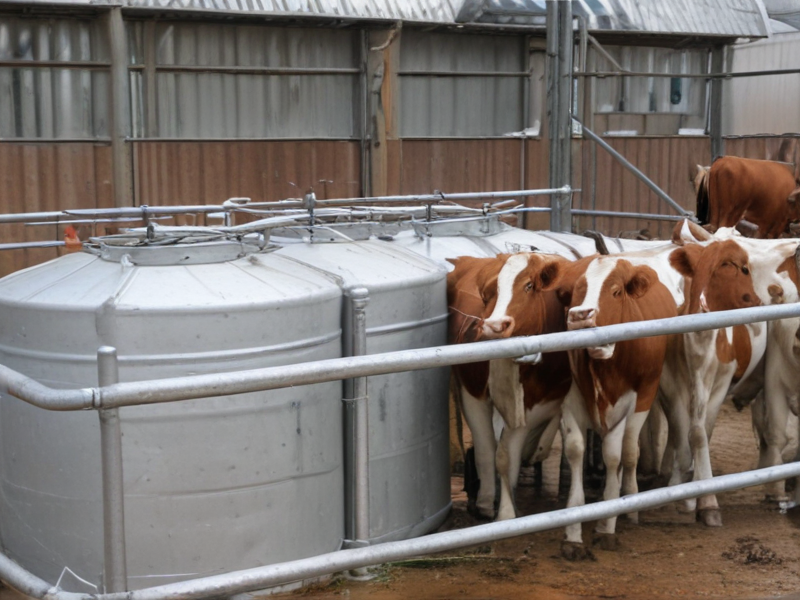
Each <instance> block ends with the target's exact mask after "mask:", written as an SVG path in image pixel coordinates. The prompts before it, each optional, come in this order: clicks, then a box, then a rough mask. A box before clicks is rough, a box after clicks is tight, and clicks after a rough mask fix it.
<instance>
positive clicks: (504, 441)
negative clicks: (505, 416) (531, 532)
mask: <svg viewBox="0 0 800 600" xmlns="http://www.w3.org/2000/svg"><path fill="white" fill-rule="evenodd" d="M531 421H532V420H531ZM531 421H529V422H528V423H526V425H525V427H517V428H516V429H510V428H508V427H506V428H505V429H503V433H502V434H501V435H500V443H499V444H498V446H497V455H496V458H497V461H496V464H497V473H498V474H499V475H500V505H499V506H498V509H497V519H496V520H497V521H504V520H506V519H513V518H515V517H516V516H517V512H516V509H515V507H514V490H515V489H516V488H517V480H518V478H519V467H520V463H521V461H522V447H523V446H524V445H525V438H526V437H527V436H528V432H529V431H530V429H531V428H532V426H533V424H532V422H531Z"/></svg>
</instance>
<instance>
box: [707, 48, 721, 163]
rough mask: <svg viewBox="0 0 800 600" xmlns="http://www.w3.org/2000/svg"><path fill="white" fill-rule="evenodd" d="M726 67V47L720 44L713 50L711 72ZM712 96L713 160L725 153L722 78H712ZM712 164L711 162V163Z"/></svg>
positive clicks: (715, 72) (710, 113) (709, 125)
mask: <svg viewBox="0 0 800 600" xmlns="http://www.w3.org/2000/svg"><path fill="white" fill-rule="evenodd" d="M724 68H725V47H724V46H718V47H716V48H714V50H712V51H711V73H712V74H717V73H721V72H722V71H723V69H724ZM709 87H710V88H711V98H710V102H709V114H708V134H709V136H710V137H711V162H713V161H714V159H715V158H717V157H718V156H723V155H724V154H725V140H724V139H723V137H722V79H719V78H715V79H712V80H711V84H710V86H709ZM709 164H710V163H709Z"/></svg>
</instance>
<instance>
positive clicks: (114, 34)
mask: <svg viewBox="0 0 800 600" xmlns="http://www.w3.org/2000/svg"><path fill="white" fill-rule="evenodd" d="M107 18H108V39H109V46H110V48H111V127H110V134H111V168H112V173H113V178H114V205H115V206H118V207H123V206H131V205H132V202H133V178H132V173H131V157H130V148H129V147H128V146H127V144H126V142H125V138H126V137H128V135H129V132H130V112H131V111H130V94H129V93H128V88H129V86H128V38H127V34H126V31H125V23H124V22H123V20H122V8H120V7H119V6H116V7H114V8H112V9H111V10H110V11H109V13H108V17H107Z"/></svg>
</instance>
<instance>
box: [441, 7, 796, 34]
mask: <svg viewBox="0 0 800 600" xmlns="http://www.w3.org/2000/svg"><path fill="white" fill-rule="evenodd" d="M785 1H792V0H785ZM572 10H573V14H574V15H576V16H582V17H585V18H586V19H587V23H588V27H589V29H590V30H595V31H638V32H647V33H672V34H675V33H678V34H687V35H723V36H737V37H763V36H766V35H768V32H769V29H768V26H767V24H766V23H765V19H764V17H765V16H766V15H765V13H764V11H763V6H761V5H760V0H669V1H668V2H665V1H664V0H573V2H572ZM545 14H546V3H545V0H465V1H464V4H463V6H462V8H461V11H460V12H459V14H458V16H457V17H456V18H457V20H459V21H462V22H469V21H472V22H480V23H507V24H519V25H523V24H532V25H544V23H545V21H544V19H545Z"/></svg>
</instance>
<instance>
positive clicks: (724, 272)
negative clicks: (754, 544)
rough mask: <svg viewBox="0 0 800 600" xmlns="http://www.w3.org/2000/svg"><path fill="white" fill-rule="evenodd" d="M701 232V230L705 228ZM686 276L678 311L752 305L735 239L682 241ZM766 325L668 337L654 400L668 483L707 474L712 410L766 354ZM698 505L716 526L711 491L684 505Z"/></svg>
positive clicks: (680, 266)
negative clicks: (661, 423)
mask: <svg viewBox="0 0 800 600" xmlns="http://www.w3.org/2000/svg"><path fill="white" fill-rule="evenodd" d="M703 233H704V234H705V232H703ZM670 263H671V265H672V266H673V267H674V268H675V269H676V270H677V271H678V272H680V273H681V274H682V275H683V276H684V277H685V282H686V283H685V286H684V295H685V302H684V303H683V305H682V306H681V307H680V314H698V313H704V312H712V311H718V310H731V309H736V308H747V307H750V306H757V305H759V304H761V301H760V299H759V297H758V295H757V293H756V291H755V289H754V286H753V276H752V273H751V269H752V267H751V264H750V257H749V255H748V253H747V252H746V251H745V250H744V249H743V248H742V247H741V246H740V245H739V244H737V243H736V242H735V241H733V240H730V239H729V240H725V241H714V240H711V241H710V242H709V243H706V244H701V243H687V244H686V245H685V246H684V247H682V248H678V249H676V250H675V251H673V252H672V253H671V254H670ZM765 342H766V327H765V325H764V324H763V323H756V324H752V325H739V326H736V327H729V328H726V329H715V330H708V331H698V332H693V333H686V334H681V335H675V336H670V340H669V347H668V352H667V356H666V361H665V364H664V372H663V376H662V381H661V386H660V390H659V400H660V405H661V408H662V409H663V410H664V413H665V415H666V417H667V421H668V423H669V446H670V448H671V450H672V452H671V453H668V454H667V460H670V459H671V461H672V464H671V465H667V466H666V467H665V469H664V470H665V471H666V472H670V470H671V478H670V484H677V483H682V482H685V481H688V479H689V474H690V471H691V468H692V464H694V479H696V480H697V479H708V478H710V477H712V473H711V459H710V455H709V449H708V442H709V439H710V437H711V433H712V431H713V429H714V424H715V423H716V418H717V414H718V413H719V409H720V407H721V405H722V401H723V400H724V399H725V397H726V395H727V394H728V392H729V390H730V389H731V387H732V386H735V384H737V383H738V382H739V381H741V380H743V379H744V378H745V377H746V376H747V375H749V374H750V373H751V372H752V371H753V369H754V368H755V367H756V365H757V364H758V362H759V361H760V359H761V356H762V355H763V352H764V345H765ZM684 506H685V507H686V509H687V510H694V509H695V508H696V509H697V515H698V519H700V520H701V521H702V522H704V523H705V524H706V525H721V524H722V519H721V515H720V512H719V505H718V503H717V500H716V497H715V496H705V497H702V498H700V499H699V500H698V501H697V503H696V506H695V503H694V502H693V501H690V502H687V503H685V504H684Z"/></svg>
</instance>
